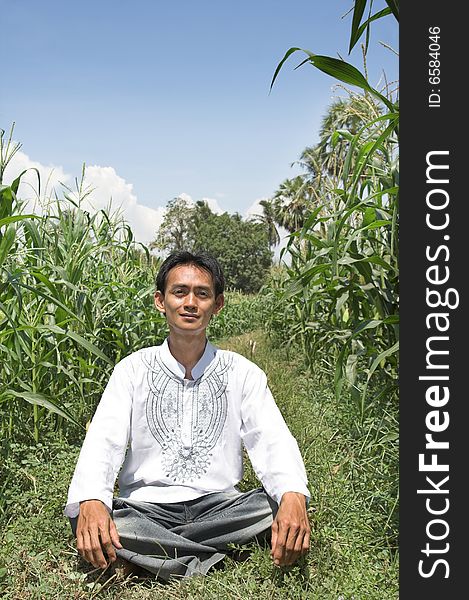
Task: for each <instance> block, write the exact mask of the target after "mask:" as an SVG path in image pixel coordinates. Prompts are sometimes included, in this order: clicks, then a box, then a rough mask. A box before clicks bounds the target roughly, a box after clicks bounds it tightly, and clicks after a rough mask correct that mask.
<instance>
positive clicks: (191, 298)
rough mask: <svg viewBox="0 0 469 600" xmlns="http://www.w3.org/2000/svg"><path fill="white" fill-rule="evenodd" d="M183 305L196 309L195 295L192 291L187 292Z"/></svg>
mask: <svg viewBox="0 0 469 600" xmlns="http://www.w3.org/2000/svg"><path fill="white" fill-rule="evenodd" d="M184 306H186V307H187V308H192V309H197V302H196V295H195V294H194V293H193V292H189V293H188V294H187V296H186V301H185V302H184Z"/></svg>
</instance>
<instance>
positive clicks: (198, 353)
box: [168, 331, 207, 379]
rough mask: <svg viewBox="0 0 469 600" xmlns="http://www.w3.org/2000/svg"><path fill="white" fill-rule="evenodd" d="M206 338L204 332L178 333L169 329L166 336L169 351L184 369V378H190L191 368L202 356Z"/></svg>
mask: <svg viewBox="0 0 469 600" xmlns="http://www.w3.org/2000/svg"><path fill="white" fill-rule="evenodd" d="M206 342H207V338H206V336H205V332H203V333H201V334H200V335H193V336H187V335H178V333H177V332H174V331H171V333H170V334H169V337H168V346H169V351H170V352H171V354H172V355H173V356H174V358H175V359H176V360H177V361H178V363H180V364H181V365H182V366H183V367H184V368H185V370H186V373H185V378H186V379H192V369H193V368H194V367H195V365H196V364H197V363H198V362H199V360H200V359H201V358H202V355H203V353H204V351H205V345H206Z"/></svg>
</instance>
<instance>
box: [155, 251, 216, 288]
mask: <svg viewBox="0 0 469 600" xmlns="http://www.w3.org/2000/svg"><path fill="white" fill-rule="evenodd" d="M180 265H194V266H195V267H198V268H199V269H202V270H204V271H208V273H209V274H210V275H211V277H212V281H213V285H214V292H215V296H219V295H220V294H223V292H224V291H225V277H224V275H223V271H222V269H221V267H220V263H219V262H218V261H217V259H216V258H214V257H213V256H211V255H210V254H208V253H206V252H200V253H197V254H192V253H191V252H187V251H186V250H180V251H177V252H173V253H172V254H170V255H169V256H168V258H167V259H166V260H165V261H164V262H163V264H162V265H161V267H160V270H159V271H158V275H157V276H156V289H157V291H159V292H161V293H162V294H163V295H164V293H165V291H166V282H167V280H168V274H169V272H170V271H171V269H174V268H175V267H178V266H180Z"/></svg>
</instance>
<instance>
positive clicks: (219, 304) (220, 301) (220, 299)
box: [213, 294, 225, 315]
mask: <svg viewBox="0 0 469 600" xmlns="http://www.w3.org/2000/svg"><path fill="white" fill-rule="evenodd" d="M224 305H225V296H224V295H223V294H218V296H217V297H216V299H215V309H214V311H213V314H214V315H218V313H219V312H220V311H221V309H222V308H223V306H224Z"/></svg>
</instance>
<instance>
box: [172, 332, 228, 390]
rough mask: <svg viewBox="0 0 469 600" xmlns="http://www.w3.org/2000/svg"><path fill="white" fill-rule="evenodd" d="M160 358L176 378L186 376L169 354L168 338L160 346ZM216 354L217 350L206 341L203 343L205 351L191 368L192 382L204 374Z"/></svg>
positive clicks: (182, 367) (179, 364)
mask: <svg viewBox="0 0 469 600" xmlns="http://www.w3.org/2000/svg"><path fill="white" fill-rule="evenodd" d="M160 348H161V350H160V352H161V353H160V356H161V359H162V361H163V363H164V364H165V365H166V367H168V369H169V370H170V371H171V372H172V373H174V375H176V376H177V377H178V378H180V379H184V376H185V374H186V369H185V367H184V366H183V365H181V363H180V362H178V361H177V360H176V359H175V358H174V356H173V355H172V354H171V351H170V349H169V344H168V338H166V339H165V341H164V342H163V343H162V345H161V347H160ZM216 353H217V349H216V347H215V346H213V344H211V343H210V342H209V341H208V340H207V341H206V343H205V350H204V353H203V354H202V356H201V357H200V359H199V361H198V362H197V363H196V364H195V365H194V367H193V368H192V378H193V379H194V381H195V380H196V379H199V378H200V377H202V375H203V374H204V372H205V369H206V368H207V367H208V366H209V365H210V364H211V362H212V361H213V359H214V358H215V356H216Z"/></svg>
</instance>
